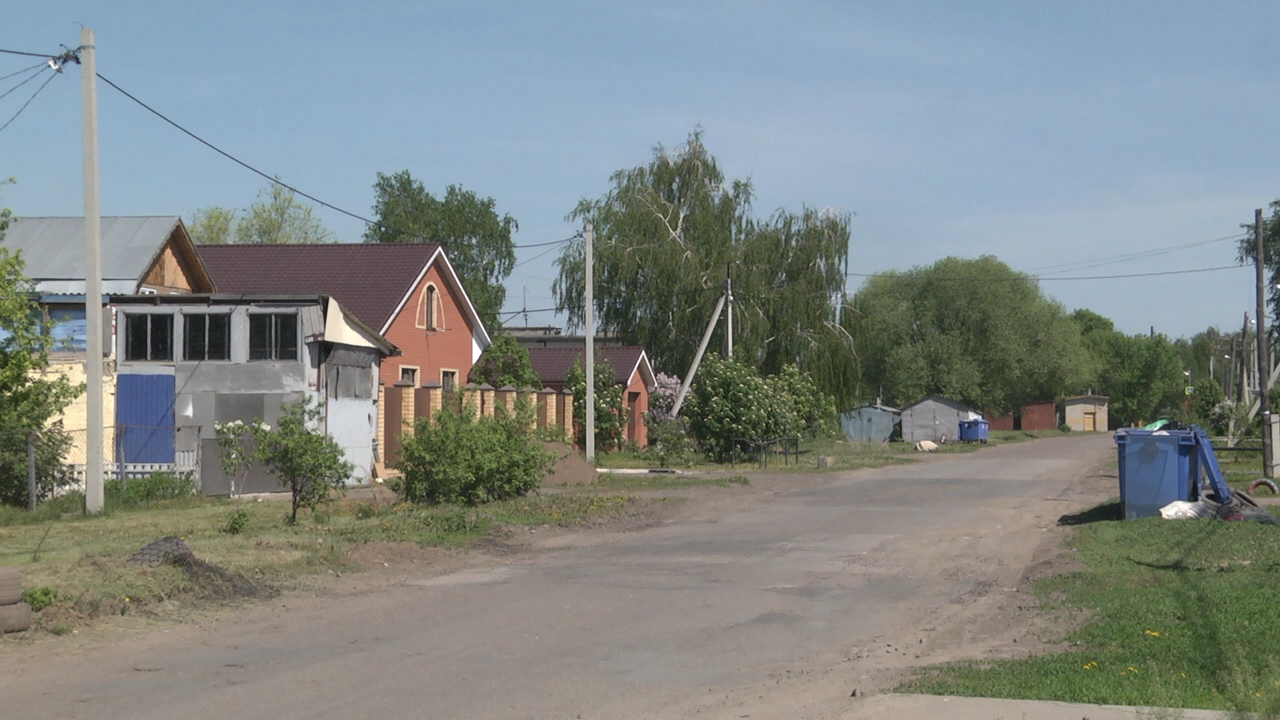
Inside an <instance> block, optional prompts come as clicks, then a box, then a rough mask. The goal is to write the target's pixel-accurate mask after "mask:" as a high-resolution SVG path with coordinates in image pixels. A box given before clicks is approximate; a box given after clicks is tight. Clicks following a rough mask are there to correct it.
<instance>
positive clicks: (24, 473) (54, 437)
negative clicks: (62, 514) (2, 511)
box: [0, 422, 75, 507]
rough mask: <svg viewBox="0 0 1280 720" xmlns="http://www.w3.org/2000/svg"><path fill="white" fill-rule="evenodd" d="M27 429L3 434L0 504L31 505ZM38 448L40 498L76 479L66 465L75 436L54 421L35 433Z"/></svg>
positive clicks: (0, 466)
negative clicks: (28, 493) (29, 503)
mask: <svg viewBox="0 0 1280 720" xmlns="http://www.w3.org/2000/svg"><path fill="white" fill-rule="evenodd" d="M28 437H29V436H28V434H27V433H24V432H6V433H0V504H5V505H13V506H16V507H27V505H28V502H29V500H28V498H27V485H28V466H27V441H28ZM34 440H35V449H36V499H37V500H41V501H42V500H44V499H46V498H49V497H51V496H52V495H53V494H54V493H55V492H56V491H57V490H58V489H60V488H64V487H67V486H68V485H71V484H72V483H74V482H75V478H74V477H72V475H71V470H70V468H69V467H68V466H67V464H66V458H67V453H68V452H69V451H70V450H71V436H70V435H69V434H67V433H66V431H64V430H63V429H62V423H61V422H58V423H54V424H52V425H50V426H49V427H47V428H44V429H43V430H40V431H39V432H37V433H35V434H34Z"/></svg>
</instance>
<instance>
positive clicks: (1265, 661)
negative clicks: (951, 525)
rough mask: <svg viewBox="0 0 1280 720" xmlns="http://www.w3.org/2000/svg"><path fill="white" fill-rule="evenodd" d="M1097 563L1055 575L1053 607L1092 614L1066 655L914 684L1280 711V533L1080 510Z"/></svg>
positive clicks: (1049, 589)
mask: <svg viewBox="0 0 1280 720" xmlns="http://www.w3.org/2000/svg"><path fill="white" fill-rule="evenodd" d="M1081 516H1084V517H1090V516H1092V517H1094V518H1096V520H1097V521H1094V522H1087V523H1084V524H1082V525H1081V527H1080V529H1079V532H1078V535H1077V536H1076V537H1075V538H1074V540H1073V542H1072V544H1073V545H1074V546H1075V547H1076V548H1077V549H1078V550H1079V553H1080V559H1081V560H1082V561H1083V562H1084V563H1085V564H1086V565H1087V566H1088V568H1089V569H1087V570H1084V571H1080V572H1073V573H1069V574H1066V575H1061V576H1058V577H1054V578H1048V579H1046V580H1044V581H1041V582H1040V583H1039V584H1038V585H1037V592H1038V594H1039V596H1040V597H1041V598H1042V600H1043V601H1044V605H1045V607H1046V609H1048V610H1049V611H1051V612H1053V611H1060V612H1068V613H1073V614H1083V616H1084V617H1087V618H1088V620H1087V621H1086V622H1085V623H1084V624H1083V625H1082V626H1081V627H1079V628H1078V629H1076V630H1075V631H1073V632H1071V633H1070V634H1069V635H1068V636H1067V637H1066V638H1064V639H1063V640H1064V641H1065V642H1066V643H1068V645H1069V647H1070V649H1069V650H1067V651H1066V652H1062V653H1057V654H1052V655H1044V656H1039V657H1034V658H1030V659H1025V660H1009V661H991V662H980V663H979V662H971V663H961V664H956V665H950V666H944V667H941V668H936V669H932V670H929V671H926V672H925V673H924V674H923V675H922V676H920V677H918V678H917V679H915V680H913V681H911V682H909V683H907V684H906V685H904V686H903V687H901V688H899V689H900V690H901V691H904V692H921V693H936V694H946V695H968V696H983V697H1001V698H1026V699H1039V700H1059V701H1063V702H1082V703H1103V704H1117V705H1140V706H1161V707H1186V708H1204V709H1211V710H1228V711H1240V712H1263V713H1276V712H1280V662H1278V661H1277V657H1276V654H1275V648H1276V647H1277V645H1278V644H1280V614H1278V613H1277V611H1276V603H1275V597H1276V591H1277V589H1278V586H1280V532H1278V530H1280V529H1278V528H1276V527H1274V526H1268V525H1261V524H1258V523H1247V522H1237V523H1227V522H1219V521H1212V520H1199V521H1191V520H1188V521H1177V522H1171V521H1166V520H1162V519H1160V518H1147V519H1143V520H1130V521H1123V522H1121V521H1106V520H1105V519H1104V518H1107V517H1111V514H1110V513H1109V512H1106V511H1104V510H1098V512H1094V513H1090V512H1086V513H1081Z"/></svg>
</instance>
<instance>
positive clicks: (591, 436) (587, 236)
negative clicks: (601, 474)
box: [582, 223, 596, 462]
mask: <svg viewBox="0 0 1280 720" xmlns="http://www.w3.org/2000/svg"><path fill="white" fill-rule="evenodd" d="M593 235H595V232H594V229H593V228H592V226H591V223H587V231H586V232H585V233H583V235H582V242H583V244H584V245H586V258H585V259H584V261H583V262H584V265H583V272H584V273H585V274H586V278H587V301H586V306H587V307H586V311H587V359H586V363H585V364H586V368H585V369H586V371H587V398H586V409H587V411H586V417H585V418H583V420H582V421H583V422H584V423H586V426H587V448H586V451H587V462H593V461H594V460H595V459H596V315H595V312H596V309H595V285H594V283H595V280H594V278H593V276H592V272H591V271H592V258H591V241H592V236H593Z"/></svg>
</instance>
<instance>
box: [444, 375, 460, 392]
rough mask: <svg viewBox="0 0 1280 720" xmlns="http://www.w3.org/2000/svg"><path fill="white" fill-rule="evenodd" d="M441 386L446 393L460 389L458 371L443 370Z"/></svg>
mask: <svg viewBox="0 0 1280 720" xmlns="http://www.w3.org/2000/svg"><path fill="white" fill-rule="evenodd" d="M440 384H441V385H442V386H443V387H444V391H445V392H453V391H454V390H457V389H458V371H457V370H441V371H440Z"/></svg>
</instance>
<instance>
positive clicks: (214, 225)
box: [187, 183, 333, 245]
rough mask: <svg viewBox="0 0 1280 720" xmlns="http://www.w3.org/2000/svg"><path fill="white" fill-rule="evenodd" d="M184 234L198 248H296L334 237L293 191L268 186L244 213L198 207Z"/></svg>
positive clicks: (213, 207) (220, 208)
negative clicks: (232, 244) (264, 246)
mask: <svg viewBox="0 0 1280 720" xmlns="http://www.w3.org/2000/svg"><path fill="white" fill-rule="evenodd" d="M187 232H189V233H190V234H191V239H192V240H193V241H194V242H195V243H196V244H197V245H225V244H227V243H231V242H235V243H241V244H246V245H299V244H305V243H323V242H332V241H333V234H332V233H330V232H329V231H328V230H326V229H325V227H324V225H323V224H322V223H321V222H320V219H319V218H317V217H316V215H315V208H314V207H312V206H311V205H309V204H307V203H304V202H302V201H301V200H299V199H298V196H297V195H295V194H294V192H293V191H292V190H289V189H288V188H286V187H284V186H282V185H279V184H277V183H270V184H268V185H267V186H266V187H264V188H262V189H261V190H259V191H258V197H257V199H256V200H254V202H253V204H252V205H250V206H249V207H248V208H246V209H245V210H244V211H243V212H240V211H236V210H232V209H230V208H224V207H216V206H211V207H206V208H200V209H199V210H196V211H195V212H194V213H192V214H191V218H190V220H189V221H188V223H187Z"/></svg>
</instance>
